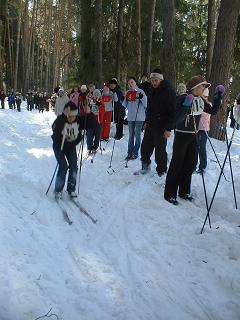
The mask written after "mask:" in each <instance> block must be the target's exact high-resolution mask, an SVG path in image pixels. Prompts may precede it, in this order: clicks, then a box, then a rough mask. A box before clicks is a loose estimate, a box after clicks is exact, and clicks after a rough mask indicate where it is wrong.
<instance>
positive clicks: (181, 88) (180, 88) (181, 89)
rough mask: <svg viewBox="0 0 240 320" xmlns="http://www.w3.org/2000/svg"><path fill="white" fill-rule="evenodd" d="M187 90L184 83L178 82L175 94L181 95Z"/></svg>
mask: <svg viewBox="0 0 240 320" xmlns="http://www.w3.org/2000/svg"><path fill="white" fill-rule="evenodd" d="M186 92H187V87H186V85H185V84H184V83H179V84H178V86H177V94H178V95H179V96H181V95H182V94H184V93H186Z"/></svg>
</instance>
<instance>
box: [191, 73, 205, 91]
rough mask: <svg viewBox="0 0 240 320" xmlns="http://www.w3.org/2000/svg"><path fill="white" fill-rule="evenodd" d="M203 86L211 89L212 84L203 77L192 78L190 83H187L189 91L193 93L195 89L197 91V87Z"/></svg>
mask: <svg viewBox="0 0 240 320" xmlns="http://www.w3.org/2000/svg"><path fill="white" fill-rule="evenodd" d="M201 84H203V85H205V87H206V88H209V87H211V83H209V82H207V81H206V79H205V78H204V77H203V76H201V75H198V76H194V77H192V78H191V79H190V80H189V81H188V83H187V89H188V91H192V90H193V89H195V88H196V87H198V86H200V85H201Z"/></svg>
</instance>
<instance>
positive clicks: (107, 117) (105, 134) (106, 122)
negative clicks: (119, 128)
mask: <svg viewBox="0 0 240 320" xmlns="http://www.w3.org/2000/svg"><path fill="white" fill-rule="evenodd" d="M111 120H112V111H107V112H105V113H104V114H102V115H100V123H101V126H102V128H101V139H102V140H108V139H109V136H110V128H111Z"/></svg>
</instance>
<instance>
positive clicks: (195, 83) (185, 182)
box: [164, 75, 225, 205]
mask: <svg viewBox="0 0 240 320" xmlns="http://www.w3.org/2000/svg"><path fill="white" fill-rule="evenodd" d="M209 87H210V83H208V82H207V81H206V80H205V79H204V77H202V76H200V75H199V76H195V77H193V78H192V79H190V81H189V82H188V83H187V90H188V93H187V94H183V95H181V96H179V97H178V99H177V107H176V119H175V122H176V133H175V138H174V143H173V154H172V159H171V163H170V166H169V169H168V173H167V177H166V184H165V191H164V198H165V200H167V201H168V202H170V203H172V204H174V205H177V204H178V202H177V200H176V197H177V192H178V194H179V197H180V198H182V199H184V200H188V201H192V200H193V198H192V196H191V178H192V173H193V170H194V166H195V155H196V148H197V128H198V124H199V121H200V118H201V114H202V113H203V112H206V113H209V114H217V112H218V110H219V107H220V105H221V103H222V98H223V94H224V91H225V88H224V87H223V86H222V85H218V86H217V87H216V89H215V96H214V101H213V105H212V106H211V104H210V103H208V102H207V101H206V100H204V99H203V98H202V97H201V96H202V94H203V91H204V90H205V89H206V88H209Z"/></svg>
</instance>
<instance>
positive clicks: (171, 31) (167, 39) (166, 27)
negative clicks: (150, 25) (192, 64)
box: [162, 0, 176, 87]
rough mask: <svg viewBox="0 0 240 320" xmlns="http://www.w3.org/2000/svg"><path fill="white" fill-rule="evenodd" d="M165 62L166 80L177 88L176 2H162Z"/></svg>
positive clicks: (169, 0) (167, 0) (166, 0)
mask: <svg viewBox="0 0 240 320" xmlns="http://www.w3.org/2000/svg"><path fill="white" fill-rule="evenodd" d="M162 10H163V15H162V27H163V60H162V67H163V72H164V74H165V76H166V78H167V79H168V80H169V81H170V82H171V83H172V85H173V86H174V87H175V86H176V69H175V63H176V62H175V4H174V0H162Z"/></svg>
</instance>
